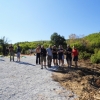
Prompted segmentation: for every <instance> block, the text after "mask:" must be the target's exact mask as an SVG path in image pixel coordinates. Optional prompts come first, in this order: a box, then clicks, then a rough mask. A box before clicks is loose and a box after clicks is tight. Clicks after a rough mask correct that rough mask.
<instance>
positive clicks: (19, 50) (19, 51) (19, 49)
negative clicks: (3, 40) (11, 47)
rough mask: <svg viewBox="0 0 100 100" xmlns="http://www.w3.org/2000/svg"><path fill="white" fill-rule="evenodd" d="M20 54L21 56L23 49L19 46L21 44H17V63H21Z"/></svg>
mask: <svg viewBox="0 0 100 100" xmlns="http://www.w3.org/2000/svg"><path fill="white" fill-rule="evenodd" d="M20 54H21V48H20V46H19V44H17V61H19V62H20Z"/></svg>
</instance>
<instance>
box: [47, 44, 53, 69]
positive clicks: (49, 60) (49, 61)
mask: <svg viewBox="0 0 100 100" xmlns="http://www.w3.org/2000/svg"><path fill="white" fill-rule="evenodd" d="M47 61H48V67H51V62H52V47H51V45H49V47H48V48H47Z"/></svg>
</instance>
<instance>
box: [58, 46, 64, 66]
mask: <svg viewBox="0 0 100 100" xmlns="http://www.w3.org/2000/svg"><path fill="white" fill-rule="evenodd" d="M63 52H64V50H63V47H62V45H59V49H58V60H59V66H63V64H64V61H63V60H64V54H63Z"/></svg>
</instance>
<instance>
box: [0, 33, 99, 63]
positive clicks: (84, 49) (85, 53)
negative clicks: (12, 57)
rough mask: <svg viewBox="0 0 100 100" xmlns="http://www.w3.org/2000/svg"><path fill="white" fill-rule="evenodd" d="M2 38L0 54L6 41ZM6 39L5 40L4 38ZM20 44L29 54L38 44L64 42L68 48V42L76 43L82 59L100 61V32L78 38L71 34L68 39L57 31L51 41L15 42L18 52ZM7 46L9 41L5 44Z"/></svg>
mask: <svg viewBox="0 0 100 100" xmlns="http://www.w3.org/2000/svg"><path fill="white" fill-rule="evenodd" d="M2 40H3V39H0V54H2V50H3V47H4V45H3V44H4V43H5V42H3V41H2ZM4 41H5V40H4ZM16 44H19V45H20V46H21V49H22V52H21V53H22V54H29V49H35V48H36V47H37V45H38V44H40V45H44V47H45V48H47V47H48V46H49V45H54V44H56V45H57V46H58V45H59V44H63V46H64V48H66V44H70V46H71V47H72V46H73V45H75V46H76V47H77V49H78V50H79V58H80V59H84V60H87V59H90V60H91V62H93V63H100V32H99V33H93V34H90V35H88V36H85V37H81V38H78V37H77V36H76V35H75V34H74V35H73V34H71V35H70V36H69V39H68V40H65V38H64V36H60V35H59V34H57V33H53V34H52V35H51V40H50V41H33V42H28V41H27V42H18V43H15V44H14V50H15V52H16V48H17V45H16ZM5 45H6V46H8V45H7V43H6V44H5Z"/></svg>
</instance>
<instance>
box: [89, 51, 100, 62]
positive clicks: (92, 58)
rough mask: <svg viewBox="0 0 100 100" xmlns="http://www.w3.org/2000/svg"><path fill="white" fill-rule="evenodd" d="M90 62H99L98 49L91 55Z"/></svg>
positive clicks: (99, 52)
mask: <svg viewBox="0 0 100 100" xmlns="http://www.w3.org/2000/svg"><path fill="white" fill-rule="evenodd" d="M91 62H92V63H100V50H99V51H98V52H97V53H95V54H94V55H92V56H91Z"/></svg>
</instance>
